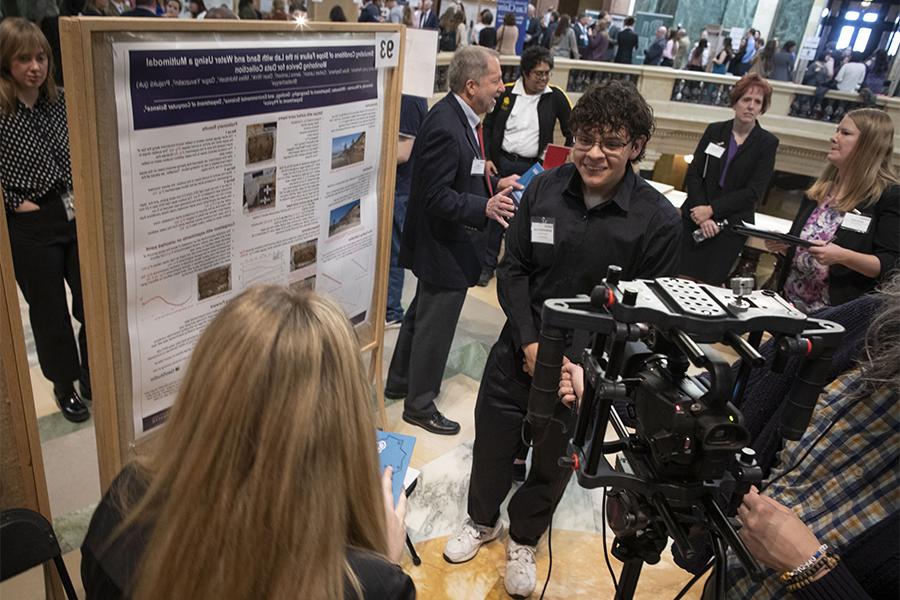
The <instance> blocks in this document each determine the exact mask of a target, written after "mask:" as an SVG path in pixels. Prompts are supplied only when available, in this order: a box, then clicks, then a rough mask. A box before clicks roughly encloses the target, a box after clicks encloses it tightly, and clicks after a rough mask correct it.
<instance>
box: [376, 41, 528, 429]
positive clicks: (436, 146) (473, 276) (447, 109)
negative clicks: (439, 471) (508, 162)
mask: <svg viewBox="0 0 900 600" xmlns="http://www.w3.org/2000/svg"><path fill="white" fill-rule="evenodd" d="M497 56H498V55H497V53H496V52H494V51H493V50H488V49H487V48H483V47H480V46H467V47H464V48H461V49H459V50H457V51H456V53H455V54H454V55H453V60H452V61H451V63H450V69H449V76H448V78H449V81H450V90H451V92H450V93H449V94H447V96H445V97H444V98H443V99H442V100H440V101H439V102H438V103H437V104H435V105H434V107H433V108H432V109H431V111H429V113H428V115H426V117H425V120H424V121H423V122H422V126H421V128H420V129H419V134H418V135H417V136H416V141H415V144H414V145H413V150H412V158H411V160H412V163H413V176H412V186H411V189H410V197H409V206H408V208H407V212H406V222H405V224H404V227H403V241H402V243H401V246H400V264H401V265H402V266H404V267H407V268H409V269H412V272H413V273H414V274H415V275H416V277H417V278H418V280H419V281H418V286H417V288H416V296H415V298H413V301H412V302H411V303H410V306H409V309H408V310H407V311H406V315H405V316H404V317H403V324H402V325H401V327H400V334H399V336H398V338H397V346H396V348H395V349H394V356H393V358H392V359H391V366H390V369H389V371H388V379H387V383H386V387H385V395H386V396H388V397H389V398H397V399H399V398H404V399H405V404H404V410H403V420H404V421H406V422H407V423H412V424H413V425H418V426H419V427H422V428H424V429H426V430H428V431H431V432H432V433H438V434H442V435H454V434H456V433H458V432H459V424H458V423H456V422H454V421H451V420H450V419H447V418H446V417H444V415H442V414H441V413H440V412H439V411H438V409H437V407H436V406H435V403H434V399H435V398H436V397H437V395H438V392H439V391H440V388H441V380H442V378H443V374H444V367H445V366H446V363H447V356H448V355H449V353H450V344H451V342H452V341H453V334H454V332H455V330H456V322H457V320H458V319H459V313H460V311H461V310H462V306H463V302H464V301H465V299H466V292H467V290H468V288H469V287H471V286H473V285H475V283H476V282H477V281H478V277H479V275H480V274H481V267H482V257H483V256H484V252H485V243H484V233H483V231H484V229H485V226H486V225H487V223H488V220H489V219H493V220H495V221H497V222H498V223H500V224H501V225H502V226H503V227H506V226H507V224H508V221H509V219H510V218H511V217H512V216H513V212H514V211H515V205H514V204H513V201H512V200H511V199H510V198H509V196H508V194H509V192H510V191H511V190H512V188H513V187H521V186H520V185H519V184H518V183H516V181H517V180H518V175H514V176H510V177H506V178H504V179H499V180H498V179H496V178H492V177H491V176H490V175H489V173H487V171H486V170H485V160H484V150H483V148H484V144H483V136H482V134H481V123H480V115H483V114H485V113H487V112H490V111H491V110H492V109H493V108H494V103H495V101H496V99H497V98H498V97H499V96H500V94H501V93H503V89H504V88H503V78H502V73H501V71H500V61H499V59H498V58H497Z"/></svg>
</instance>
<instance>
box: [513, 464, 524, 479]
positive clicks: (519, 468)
mask: <svg viewBox="0 0 900 600" xmlns="http://www.w3.org/2000/svg"><path fill="white" fill-rule="evenodd" d="M525 475H526V472H525V463H516V462H514V463H513V481H515V482H516V483H522V482H523V481H525Z"/></svg>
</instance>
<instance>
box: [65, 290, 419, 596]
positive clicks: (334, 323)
mask: <svg viewBox="0 0 900 600" xmlns="http://www.w3.org/2000/svg"><path fill="white" fill-rule="evenodd" d="M370 397H371V389H370V387H369V385H368V383H367V381H366V377H365V371H364V368H363V365H362V361H361V359H360V356H359V346H358V344H357V341H356V337H355V334H354V332H353V329H352V328H351V326H350V324H349V323H348V321H347V319H346V317H345V316H344V314H343V312H342V311H341V310H340V308H338V306H337V305H335V304H334V303H333V302H331V301H329V300H326V299H324V298H322V297H319V296H316V295H315V294H311V293H302V294H300V293H295V292H293V291H290V290H288V289H286V288H282V287H276V286H266V287H257V288H251V289H249V290H247V291H245V292H243V293H242V294H240V295H239V296H237V297H236V298H235V299H233V300H232V301H231V302H229V303H228V305H226V306H225V308H223V309H222V311H221V312H220V313H219V314H218V315H217V316H216V318H215V319H213V321H212V322H211V323H210V324H209V326H208V327H207V329H206V331H205V332H204V333H203V334H202V335H201V337H200V339H199V341H198V343H197V345H196V347H195V349H194V352H193V355H192V356H191V359H190V362H189V364H188V367H187V371H186V373H185V377H184V380H183V381H182V383H181V387H180V389H179V392H178V397H177V399H176V401H175V405H174V406H173V408H172V411H171V413H170V415H169V418H168V421H167V423H166V425H165V428H164V430H163V431H162V432H161V436H160V439H159V442H158V445H156V446H155V448H154V449H153V451H152V452H151V453H150V454H149V456H148V457H147V458H146V459H140V460H138V461H136V462H134V463H132V464H131V465H129V466H128V467H126V468H125V469H124V470H123V471H122V473H121V474H120V475H119V476H118V477H117V479H116V480H115V482H114V483H113V484H112V487H111V489H110V491H109V492H107V494H106V496H104V498H103V500H102V502H101V503H100V505H99V507H98V508H97V511H96V512H95V514H94V516H93V518H92V520H91V525H90V529H89V531H88V534H87V537H86V539H85V542H84V545H83V547H82V553H83V559H82V579H83V581H84V587H85V590H86V592H87V595H88V598H111V597H113V598H115V597H130V598H134V599H135V600H149V599H158V598H198V599H199V598H216V599H235V600H236V599H248V600H249V599H251V598H252V599H255V598H269V599H281V598H284V599H288V598H290V599H292V600H293V599H296V598H312V599H317V598H321V599H326V598H327V599H331V598H342V597H343V598H366V599H374V598H414V597H415V588H414V586H413V583H412V581H411V580H410V578H409V577H408V576H407V575H406V574H404V573H403V571H402V570H400V568H399V567H398V566H397V565H396V564H393V563H395V562H397V561H398V560H399V557H400V555H401V554H402V552H403V543H404V537H405V528H404V525H403V518H404V515H405V511H406V501H405V497H403V496H401V500H400V502H399V504H398V506H397V508H396V510H395V509H394V507H393V499H392V496H391V491H390V489H391V487H390V471H387V472H386V473H385V474H384V476H383V477H382V480H381V482H379V478H378V458H377V455H376V448H375V443H376V442H375V429H374V426H373V423H372V420H371V416H370V412H371V407H370V405H369V402H370Z"/></svg>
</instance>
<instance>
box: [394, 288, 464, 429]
mask: <svg viewBox="0 0 900 600" xmlns="http://www.w3.org/2000/svg"><path fill="white" fill-rule="evenodd" d="M467 292H468V289H461V290H455V289H445V288H439V287H437V286H434V285H431V284H429V283H425V282H424V281H421V280H419V283H418V285H417V286H416V295H415V297H414V298H413V300H412V302H411V303H410V305H409V308H408V309H407V310H406V314H405V315H404V316H403V323H402V324H401V326H400V333H399V335H398V336H397V346H396V347H395V348H394V355H393V357H392V358H391V366H390V368H389V369H388V377H387V382H386V383H385V386H386V387H387V389H389V390H392V391H396V392H406V401H405V404H404V407H403V408H404V412H406V413H407V414H409V415H412V416H415V417H428V416H431V415H432V414H434V412H435V411H437V407H436V406H435V405H434V399H435V398H436V397H437V395H438V393H440V391H441V382H442V381H443V378H444V368H445V367H446V366H447V357H448V356H449V355H450V345H451V344H452V343H453V334H454V333H456V323H457V321H458V320H459V313H460V312H461V311H462V307H463V303H464V302H465V301H466V293H467Z"/></svg>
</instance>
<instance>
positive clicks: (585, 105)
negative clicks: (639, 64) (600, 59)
mask: <svg viewBox="0 0 900 600" xmlns="http://www.w3.org/2000/svg"><path fill="white" fill-rule="evenodd" d="M569 128H570V129H571V130H572V132H573V133H578V132H582V133H589V132H592V131H594V130H595V129H599V130H600V131H601V132H606V131H608V132H617V131H619V130H620V129H624V130H625V131H627V132H628V137H629V138H630V139H632V140H635V139H638V138H642V139H643V140H644V143H643V146H642V148H641V153H640V154H639V155H638V156H637V157H636V158H635V159H634V160H633V161H631V162H640V161H641V160H642V159H643V158H644V152H645V151H646V149H647V142H649V141H650V137H651V136H652V135H653V130H654V122H653V109H652V108H650V106H649V105H648V104H647V101H646V100H644V97H643V96H641V94H640V92H638V91H637V88H636V87H634V84H633V83H631V82H630V81H625V80H621V79H606V80H604V81H601V82H600V83H598V84H597V85H595V86H593V87H591V88H590V89H589V90H588V91H587V92H585V93H584V94H583V95H582V96H581V98H579V99H578V103H577V104H575V108H573V109H572V114H571V115H570V116H569Z"/></svg>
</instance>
